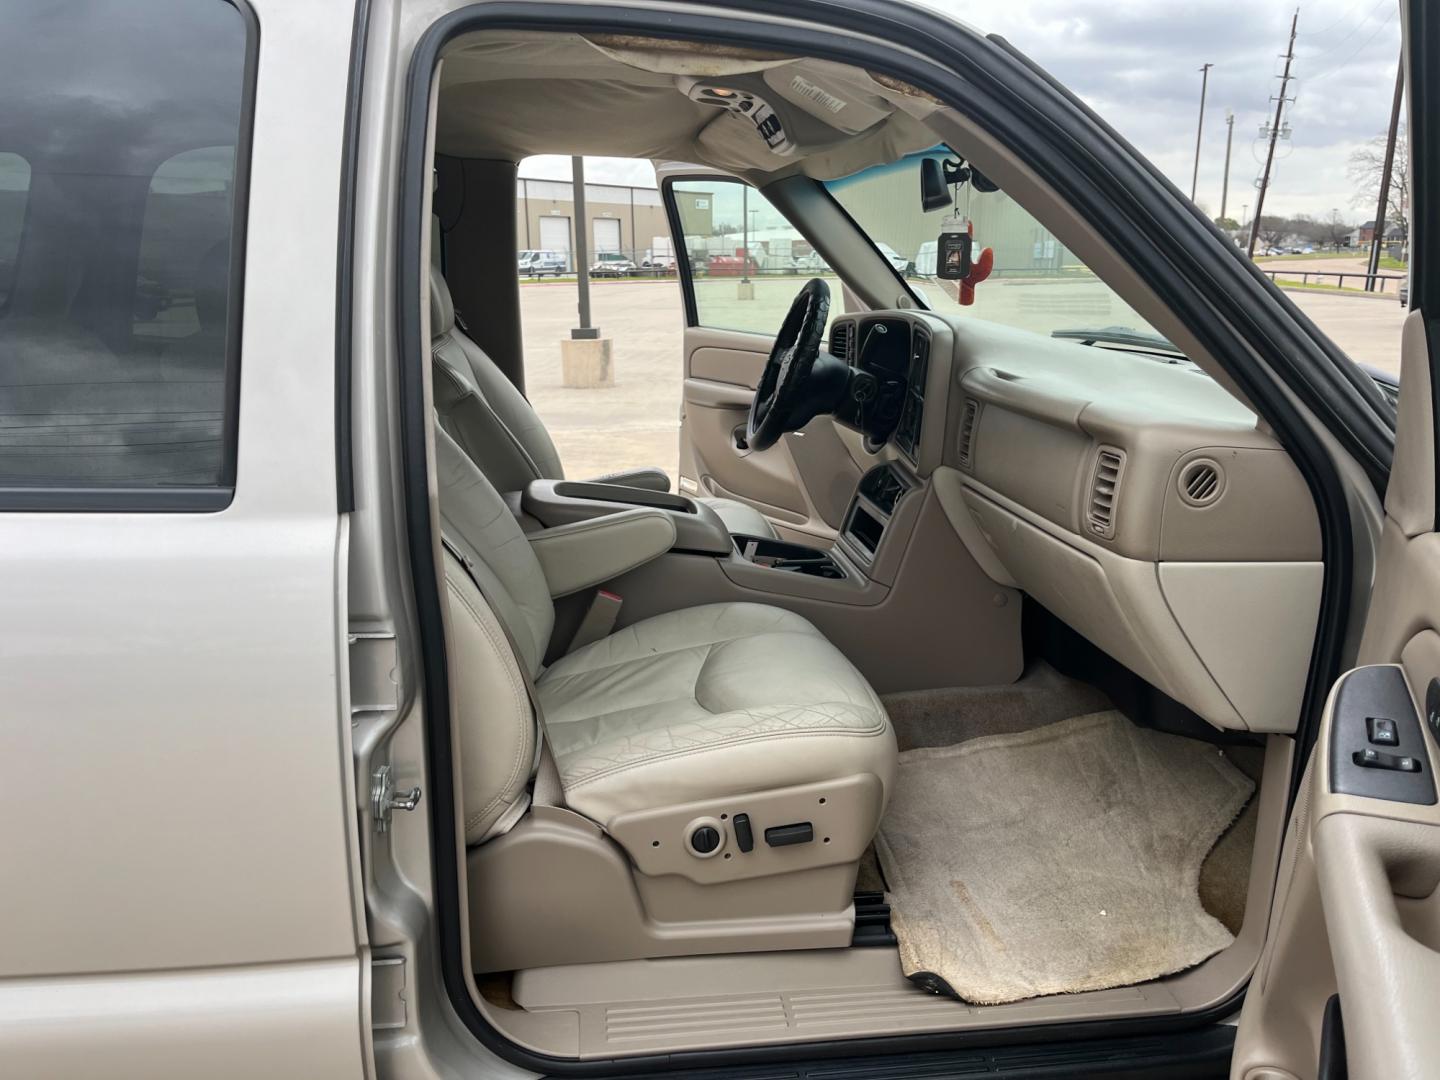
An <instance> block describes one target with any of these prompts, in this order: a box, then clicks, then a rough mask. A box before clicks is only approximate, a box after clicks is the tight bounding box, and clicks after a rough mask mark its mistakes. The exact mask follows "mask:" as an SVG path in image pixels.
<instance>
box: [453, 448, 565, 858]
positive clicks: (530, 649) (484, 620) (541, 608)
mask: <svg viewBox="0 0 1440 1080" xmlns="http://www.w3.org/2000/svg"><path fill="white" fill-rule="evenodd" d="M435 477H436V488H437V492H438V495H439V502H440V527H441V530H442V531H443V533H444V536H445V540H446V541H447V546H446V550H445V553H444V560H445V563H444V565H445V594H446V603H447V611H448V614H449V622H448V631H447V642H446V645H447V648H446V652H447V659H448V662H449V669H450V694H451V706H452V715H453V716H454V719H455V724H456V727H457V728H458V734H459V746H460V785H461V805H462V807H463V809H464V822H465V839H466V842H467V843H469V844H478V843H481V842H482V841H485V840H487V839H489V838H491V837H493V836H498V835H499V834H500V833H503V832H505V831H506V830H507V829H509V828H510V826H511V825H513V824H514V823H515V822H516V821H517V820H518V819H519V818H520V816H521V815H522V814H523V813H524V811H525V808H526V806H528V805H529V796H528V794H527V783H528V781H529V779H530V776H531V775H532V773H533V772H534V770H535V767H536V765H537V764H538V751H539V747H540V733H539V730H538V718H537V717H536V716H535V713H534V710H533V708H532V707H531V704H530V698H529V695H528V694H527V692H526V689H525V680H524V678H523V676H522V673H521V671H522V665H523V668H524V669H525V670H528V671H529V672H530V675H531V677H532V678H533V677H535V676H538V675H539V673H540V667H541V662H542V660H543V658H544V656H545V650H546V648H547V647H548V645H549V643H550V633H551V631H552V629H553V628H554V624H555V608H554V605H553V604H552V602H551V600H550V589H549V586H548V585H547V584H546V581H545V574H544V572H543V571H542V570H541V568H540V563H539V561H538V560H537V559H536V557H535V553H534V552H533V551H532V550H531V548H530V543H529V541H528V540H526V539H525V535H524V534H523V533H522V532H521V531H520V526H519V525H518V524H516V522H515V518H514V516H513V515H512V514H511V513H510V510H509V508H508V507H507V506H506V505H505V501H504V499H503V498H502V497H501V495H500V493H499V492H497V491H496V490H495V488H494V486H493V485H492V484H491V483H490V482H489V481H488V480H487V479H486V478H485V476H484V475H483V474H482V473H481V472H480V470H479V469H478V468H477V467H476V466H475V463H474V462H473V461H471V460H470V458H469V456H468V455H467V454H466V453H465V451H464V450H462V449H460V447H459V446H457V445H456V443H455V441H454V440H453V439H451V438H450V436H449V435H447V434H446V433H445V431H444V430H443V429H442V428H440V427H439V426H437V427H436V429H435ZM451 548H453V549H454V550H455V551H456V552H458V553H459V555H460V556H461V557H463V560H464V561H463V562H462V561H461V558H457V557H456V555H455V554H454V552H452V551H451V550H450V549H451ZM507 631H508V637H509V639H510V640H509V641H507V640H506V638H507ZM511 641H513V642H514V645H513V647H512V645H511V643H510V642H511Z"/></svg>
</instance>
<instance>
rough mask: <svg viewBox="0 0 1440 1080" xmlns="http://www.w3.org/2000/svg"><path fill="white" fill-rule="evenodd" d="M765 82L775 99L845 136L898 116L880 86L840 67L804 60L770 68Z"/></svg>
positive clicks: (818, 61) (865, 76)
mask: <svg viewBox="0 0 1440 1080" xmlns="http://www.w3.org/2000/svg"><path fill="white" fill-rule="evenodd" d="M763 78H764V79H765V85H766V86H768V87H769V88H770V90H771V91H772V92H773V93H774V95H775V98H778V99H780V100H783V101H785V102H787V103H789V104H790V105H793V106H795V107H796V108H797V109H801V110H803V111H804V112H806V113H808V114H809V115H811V116H813V117H814V118H815V119H817V120H820V121H822V122H823V123H825V124H828V125H829V126H830V127H833V128H835V129H836V130H838V131H841V132H844V133H845V134H846V135H858V134H860V132H862V131H868V130H870V129H871V128H872V127H874V126H875V125H876V124H878V123H880V122H881V121H882V120H885V119H886V118H887V117H889V116H890V115H891V114H893V113H894V112H895V106H894V105H893V104H891V103H890V102H889V101H888V100H886V98H885V97H884V96H882V94H881V93H880V86H879V84H878V83H876V82H875V81H874V80H873V79H871V78H870V77H869V76H867V75H865V74H864V73H862V72H858V71H856V70H855V69H853V68H846V67H843V66H841V65H839V64H831V63H828V62H826V61H823V60H804V61H799V62H796V63H793V64H787V65H785V66H783V67H772V68H769V69H767V70H766V71H765V73H764V76H763Z"/></svg>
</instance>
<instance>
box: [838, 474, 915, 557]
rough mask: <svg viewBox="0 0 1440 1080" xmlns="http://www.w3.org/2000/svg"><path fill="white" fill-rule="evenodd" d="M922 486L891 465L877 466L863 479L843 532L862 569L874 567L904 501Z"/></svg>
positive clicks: (846, 518) (843, 540)
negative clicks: (891, 523) (889, 527)
mask: <svg viewBox="0 0 1440 1080" xmlns="http://www.w3.org/2000/svg"><path fill="white" fill-rule="evenodd" d="M918 486H919V481H918V480H916V479H915V478H914V477H913V476H911V475H910V474H909V473H906V472H904V471H903V470H901V469H899V468H896V467H895V466H894V465H890V464H886V465H876V466H875V467H874V468H873V469H871V470H870V471H869V472H867V473H866V474H865V475H864V476H862V477H861V478H860V483H859V485H858V486H857V487H856V489H855V495H854V496H853V497H852V498H851V500H850V506H849V508H848V509H847V510H846V511H845V521H844V524H843V525H842V526H841V529H840V543H841V544H842V545H843V546H844V548H845V550H846V552H847V553H848V554H849V555H851V556H852V557H853V558H854V559H856V560H857V561H858V562H859V563H860V564H861V565H862V566H866V567H868V566H870V565H872V564H873V563H874V562H875V558H876V556H877V554H878V553H879V551H880V542H881V540H882V539H884V536H885V530H886V528H887V527H888V526H889V524H890V522H891V520H892V519H893V518H894V517H895V511H896V509H897V507H898V506H899V505H900V500H901V499H903V498H904V497H905V496H906V495H907V494H909V493H910V492H911V491H913V490H914V489H915V488H917V487H918Z"/></svg>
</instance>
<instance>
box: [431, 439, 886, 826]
mask: <svg viewBox="0 0 1440 1080" xmlns="http://www.w3.org/2000/svg"><path fill="white" fill-rule="evenodd" d="M435 442H436V475H437V481H438V488H439V501H440V517H441V527H442V529H443V531H444V534H445V537H446V539H447V541H448V543H449V544H450V545H451V546H452V547H453V548H454V550H455V551H457V552H459V554H460V555H461V556H462V557H463V561H462V559H461V558H457V557H456V555H455V554H453V553H452V552H450V551H447V553H446V556H445V581H446V587H447V592H448V601H449V635H450V640H449V650H448V651H449V662H450V670H451V679H452V686H453V707H454V711H455V716H456V719H457V723H458V725H459V729H460V745H461V782H462V792H463V801H464V811H465V832H466V838H467V840H468V841H469V842H470V843H472V844H473V843H479V842H481V841H484V840H486V839H488V838H491V837H493V836H496V835H499V834H501V833H503V832H505V831H506V830H508V829H509V828H510V827H511V826H513V825H514V824H515V822H516V821H517V820H519V818H520V816H521V815H522V814H523V813H524V810H525V808H526V804H527V795H526V787H527V783H528V781H529V780H530V777H531V776H532V774H533V773H534V770H535V767H536V764H537V751H538V748H539V740H538V738H537V732H536V729H535V724H534V719H533V716H532V712H531V709H530V705H529V700H528V698H527V695H526V692H525V687H524V682H523V679H522V676H521V671H522V665H523V670H524V671H526V672H528V673H529V674H530V676H531V677H532V678H533V679H534V680H535V682H536V687H537V691H538V695H539V699H540V702H541V707H542V709H543V711H544V713H545V726H546V737H547V738H548V739H549V741H550V745H551V748H552V750H553V754H554V759H555V763H556V765H557V767H558V771H559V774H560V780H561V784H562V786H563V789H564V801H565V804H566V805H567V806H568V807H569V808H570V809H571V810H574V811H576V812H578V813H581V814H584V815H585V816H587V817H589V818H590V819H591V820H593V821H596V822H599V823H600V824H602V825H608V824H609V823H610V822H611V821H612V820H613V819H614V818H615V817H616V816H618V815H623V814H626V813H632V812H634V811H638V810H647V809H654V808H661V807H668V806H674V805H677V804H685V803H690V802H695V801H697V800H703V799H707V798H713V797H719V796H724V797H729V796H744V795H749V794H753V793H757V792H766V791H773V790H775V789H779V788H788V787H792V786H795V785H800V784H808V783H815V782H822V781H829V780H841V779H844V778H847V777H854V776H862V775H868V776H873V777H875V778H876V779H878V781H879V782H880V785H881V787H882V790H883V792H884V793H888V790H889V788H890V786H891V784H892V783H893V780H894V775H895V766H896V747H895V735H894V731H893V730H892V728H891V726H890V721H889V718H888V717H887V716H886V714H885V709H884V707H883V706H882V705H881V703H880V700H879V699H878V698H877V697H876V696H875V694H874V692H873V691H872V690H871V689H870V687H869V685H868V684H867V683H866V681H865V679H864V677H863V676H862V675H861V674H860V673H859V672H858V671H857V670H856V669H855V667H854V665H852V664H851V663H850V661H849V660H847V659H846V658H845V657H844V656H843V655H842V654H841V653H840V651H839V650H838V649H836V648H835V646H833V645H832V644H830V642H829V641H827V640H826V639H825V638H824V637H823V636H822V635H821V634H820V632H819V631H818V630H816V629H815V628H814V627H813V626H812V625H811V624H810V623H809V622H807V621H806V620H805V619H803V618H801V617H800V616H798V615H795V614H792V613H790V612H787V611H783V610H781V609H779V608H773V607H768V606H765V605H761V604H748V603H734V604H708V605H705V606H702V607H696V608H690V609H685V610H679V611H674V612H670V613H668V614H665V615H659V616H656V617H654V618H650V619H645V620H643V621H641V622H638V623H636V624H634V625H632V626H629V627H627V628H625V629H622V630H620V631H618V632H616V633H614V634H612V635H610V636H609V637H607V638H602V639H601V640H600V641H597V642H595V643H593V644H591V645H589V646H586V647H584V648H582V649H579V650H577V651H576V652H574V653H571V654H570V655H568V656H564V657H562V658H560V659H559V660H557V661H556V662H555V663H554V664H553V665H552V666H551V667H550V668H549V669H548V670H546V669H545V668H544V665H543V662H542V661H543V658H544V656H545V653H546V650H547V648H548V647H549V643H550V637H551V633H552V631H553V629H554V618H555V617H554V608H553V605H552V602H551V599H550V591H549V588H548V586H547V583H546V579H545V576H544V572H543V570H542V568H541V566H540V563H539V561H538V560H537V558H536V556H535V554H534V552H533V551H532V550H531V546H530V541H529V540H527V538H526V536H525V535H524V534H523V533H522V532H521V530H520V527H519V525H518V524H517V523H516V522H515V519H514V517H513V516H512V514H511V513H510V511H509V509H508V508H507V507H506V505H505V502H504V499H503V498H502V496H501V495H500V494H499V492H497V491H496V490H495V488H494V486H493V485H492V484H490V482H489V481H488V480H487V479H486V478H485V476H484V475H483V474H481V472H480V471H479V469H478V468H476V466H475V464H474V462H472V461H471V460H470V458H469V456H468V455H467V454H466V453H465V452H464V451H463V450H462V449H461V448H460V447H459V446H458V445H457V444H456V443H455V441H454V440H452V439H451V438H450V437H449V436H448V435H447V434H446V433H445V432H444V431H443V430H437V431H436V433H435ZM477 582H478V583H479V587H477V584H476V583H477ZM497 619H498V620H501V621H503V624H504V625H503V628H502V627H501V626H500V625H499V624H498V623H497ZM505 631H508V634H509V638H510V639H511V640H513V642H514V649H513V650H512V649H511V648H510V647H509V646H508V645H507V644H506V640H505ZM517 654H518V655H517ZM881 809H883V797H882V799H881V800H880V805H879V806H877V807H876V808H875V811H874V814H873V817H874V820H873V821H868V820H867V821H865V823H864V824H863V826H862V828H863V829H864V830H868V833H867V835H866V836H865V837H864V838H863V839H862V840H861V842H860V843H861V847H863V844H864V842H866V841H868V839H869V835H870V834H873V831H874V828H875V826H877V825H878V824H879V813H880V810H881Z"/></svg>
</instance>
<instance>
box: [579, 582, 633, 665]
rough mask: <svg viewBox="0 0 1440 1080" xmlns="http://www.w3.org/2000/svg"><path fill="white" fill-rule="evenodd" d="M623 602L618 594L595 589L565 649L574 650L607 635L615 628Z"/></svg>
mask: <svg viewBox="0 0 1440 1080" xmlns="http://www.w3.org/2000/svg"><path fill="white" fill-rule="evenodd" d="M624 603H625V601H624V599H623V598H621V597H620V596H619V595H618V594H616V593H613V592H610V591H608V590H606V589H597V590H596V592H595V595H594V596H593V597H592V598H591V600H590V607H589V608H588V609H587V610H586V612H585V617H584V618H583V619H581V620H580V625H579V627H578V628H576V630H575V636H574V637H572V638H571V639H570V648H569V649H568V650H567V651H568V652H574V651H575V650H576V649H581V648H584V647H585V646H586V645H589V644H591V643H592V642H596V641H599V640H600V639H601V638H603V637H609V636H610V632H611V631H612V630H614V629H615V620H616V619H618V618H619V617H620V608H621V606H622V605H623V604H624Z"/></svg>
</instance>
